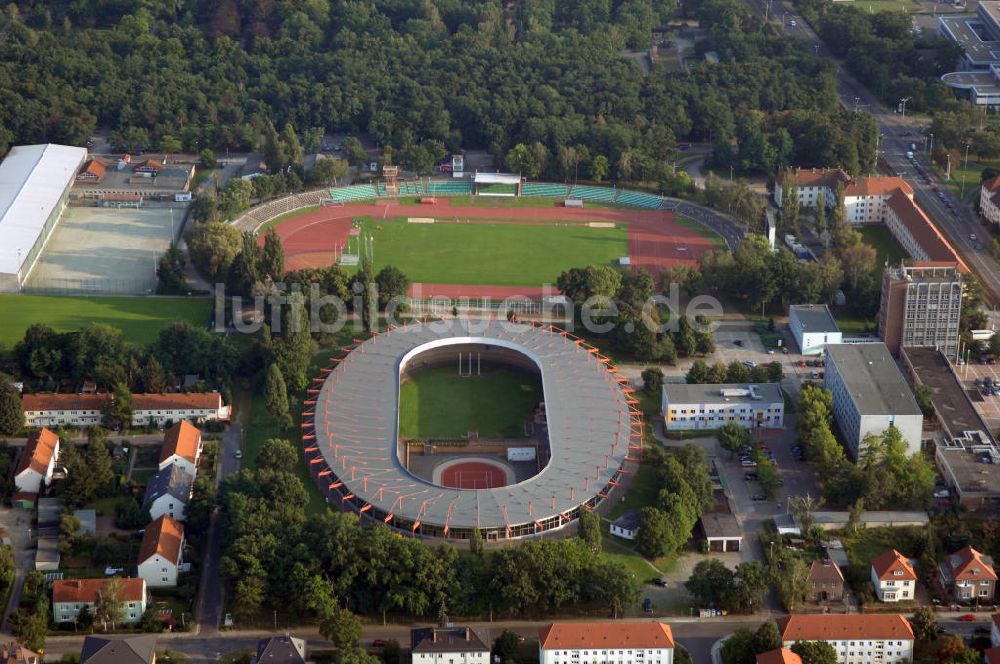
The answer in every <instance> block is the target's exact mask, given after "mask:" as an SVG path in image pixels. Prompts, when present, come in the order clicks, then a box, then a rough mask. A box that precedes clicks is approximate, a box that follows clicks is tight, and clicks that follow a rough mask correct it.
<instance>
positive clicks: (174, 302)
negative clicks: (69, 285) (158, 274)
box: [0, 295, 212, 348]
mask: <svg viewBox="0 0 1000 664" xmlns="http://www.w3.org/2000/svg"><path fill="white" fill-rule="evenodd" d="M0 312H2V316H0V346H5V347H7V348H9V347H11V346H13V345H14V344H15V343H17V342H18V341H20V340H21V338H22V337H23V336H24V331H25V330H26V329H28V326H29V325H31V324H33V323H45V324H46V325H49V326H50V327H52V328H54V329H55V330H56V331H58V332H70V331H75V330H78V329H80V328H81V327H84V326H86V325H89V324H90V323H107V324H109V325H113V326H114V327H117V328H119V329H121V330H122V332H124V333H125V338H126V339H127V340H128V341H133V342H135V343H139V344H147V343H150V342H151V341H153V340H154V339H156V336H157V335H158V334H159V333H160V330H162V329H163V328H165V327H167V326H169V325H171V324H172V323H175V322H180V321H188V322H190V323H192V324H194V325H199V326H200V325H205V324H206V323H207V322H208V319H209V316H210V315H211V313H212V300H211V299H208V298H185V297H55V296H42V295H0Z"/></svg>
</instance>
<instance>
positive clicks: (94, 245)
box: [24, 206, 187, 295]
mask: <svg viewBox="0 0 1000 664" xmlns="http://www.w3.org/2000/svg"><path fill="white" fill-rule="evenodd" d="M186 212H187V206H178V207H176V208H172V209H171V208H166V207H142V208H132V207H68V208H66V211H65V212H64V213H63V216H62V218H61V219H60V220H59V224H58V225H57V226H56V228H55V230H54V231H52V235H51V237H49V240H48V242H47V243H46V245H45V249H44V250H43V251H42V254H41V256H40V257H39V259H38V262H37V263H36V264H35V267H34V269H33V270H32V271H31V274H30V275H29V276H28V279H27V281H26V282H25V286H24V292H27V293H39V294H54V295H77V294H83V293H90V294H105V295H136V294H145V293H150V292H155V290H156V281H157V280H156V268H157V264H158V262H159V260H160V257H161V256H162V255H163V252H165V251H166V250H167V248H168V247H169V246H170V242H171V240H172V239H173V238H175V237H177V236H178V235H179V234H180V231H181V226H182V225H183V222H184V217H185V214H186Z"/></svg>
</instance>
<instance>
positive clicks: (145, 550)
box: [139, 514, 184, 565]
mask: <svg viewBox="0 0 1000 664" xmlns="http://www.w3.org/2000/svg"><path fill="white" fill-rule="evenodd" d="M183 541H184V524H183V523H181V522H180V521H177V520H175V519H171V518H170V517H169V516H167V515H166V514H164V515H163V516H161V517H160V518H159V519H157V520H156V521H153V522H152V523H151V524H149V525H148V526H146V532H145V533H143V535H142V546H140V547H139V562H140V563H144V562H145V561H146V560H148V559H149V558H150V557H152V556H153V554H156V553H158V554H160V555H161V556H163V557H164V558H166V559H167V560H169V561H170V562H172V563H174V564H175V565H176V564H177V562H178V561H179V560H180V558H181V542H183Z"/></svg>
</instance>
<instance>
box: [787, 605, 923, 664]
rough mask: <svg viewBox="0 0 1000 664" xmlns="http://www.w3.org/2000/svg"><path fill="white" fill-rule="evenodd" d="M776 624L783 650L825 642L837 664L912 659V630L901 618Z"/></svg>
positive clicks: (810, 618)
mask: <svg viewBox="0 0 1000 664" xmlns="http://www.w3.org/2000/svg"><path fill="white" fill-rule="evenodd" d="M775 622H776V623H777V625H778V633H779V634H780V635H781V644H782V646H784V647H786V648H790V647H791V646H792V645H793V644H794V643H795V642H796V641H826V642H827V643H829V644H830V645H831V646H833V650H834V652H835V653H836V654H837V664H872V662H878V663H879V664H903V663H904V662H906V663H909V662H910V661H912V659H913V640H914V639H913V628H912V627H911V626H910V621H908V620H907V619H906V618H904V617H903V616H900V615H893V614H866V615H857V614H846V615H845V614H826V615H792V616H784V617H782V618H778V619H777V620H776V621H775Z"/></svg>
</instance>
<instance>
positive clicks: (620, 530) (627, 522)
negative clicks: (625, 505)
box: [611, 510, 639, 540]
mask: <svg viewBox="0 0 1000 664" xmlns="http://www.w3.org/2000/svg"><path fill="white" fill-rule="evenodd" d="M638 533H639V513H638V512H636V511H635V510H632V511H631V512H625V514H622V515H621V516H620V517H618V518H617V519H615V520H614V521H612V522H611V534H612V535H616V536H618V537H621V538H623V539H627V540H634V539H635V536H636V535H637V534H638Z"/></svg>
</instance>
